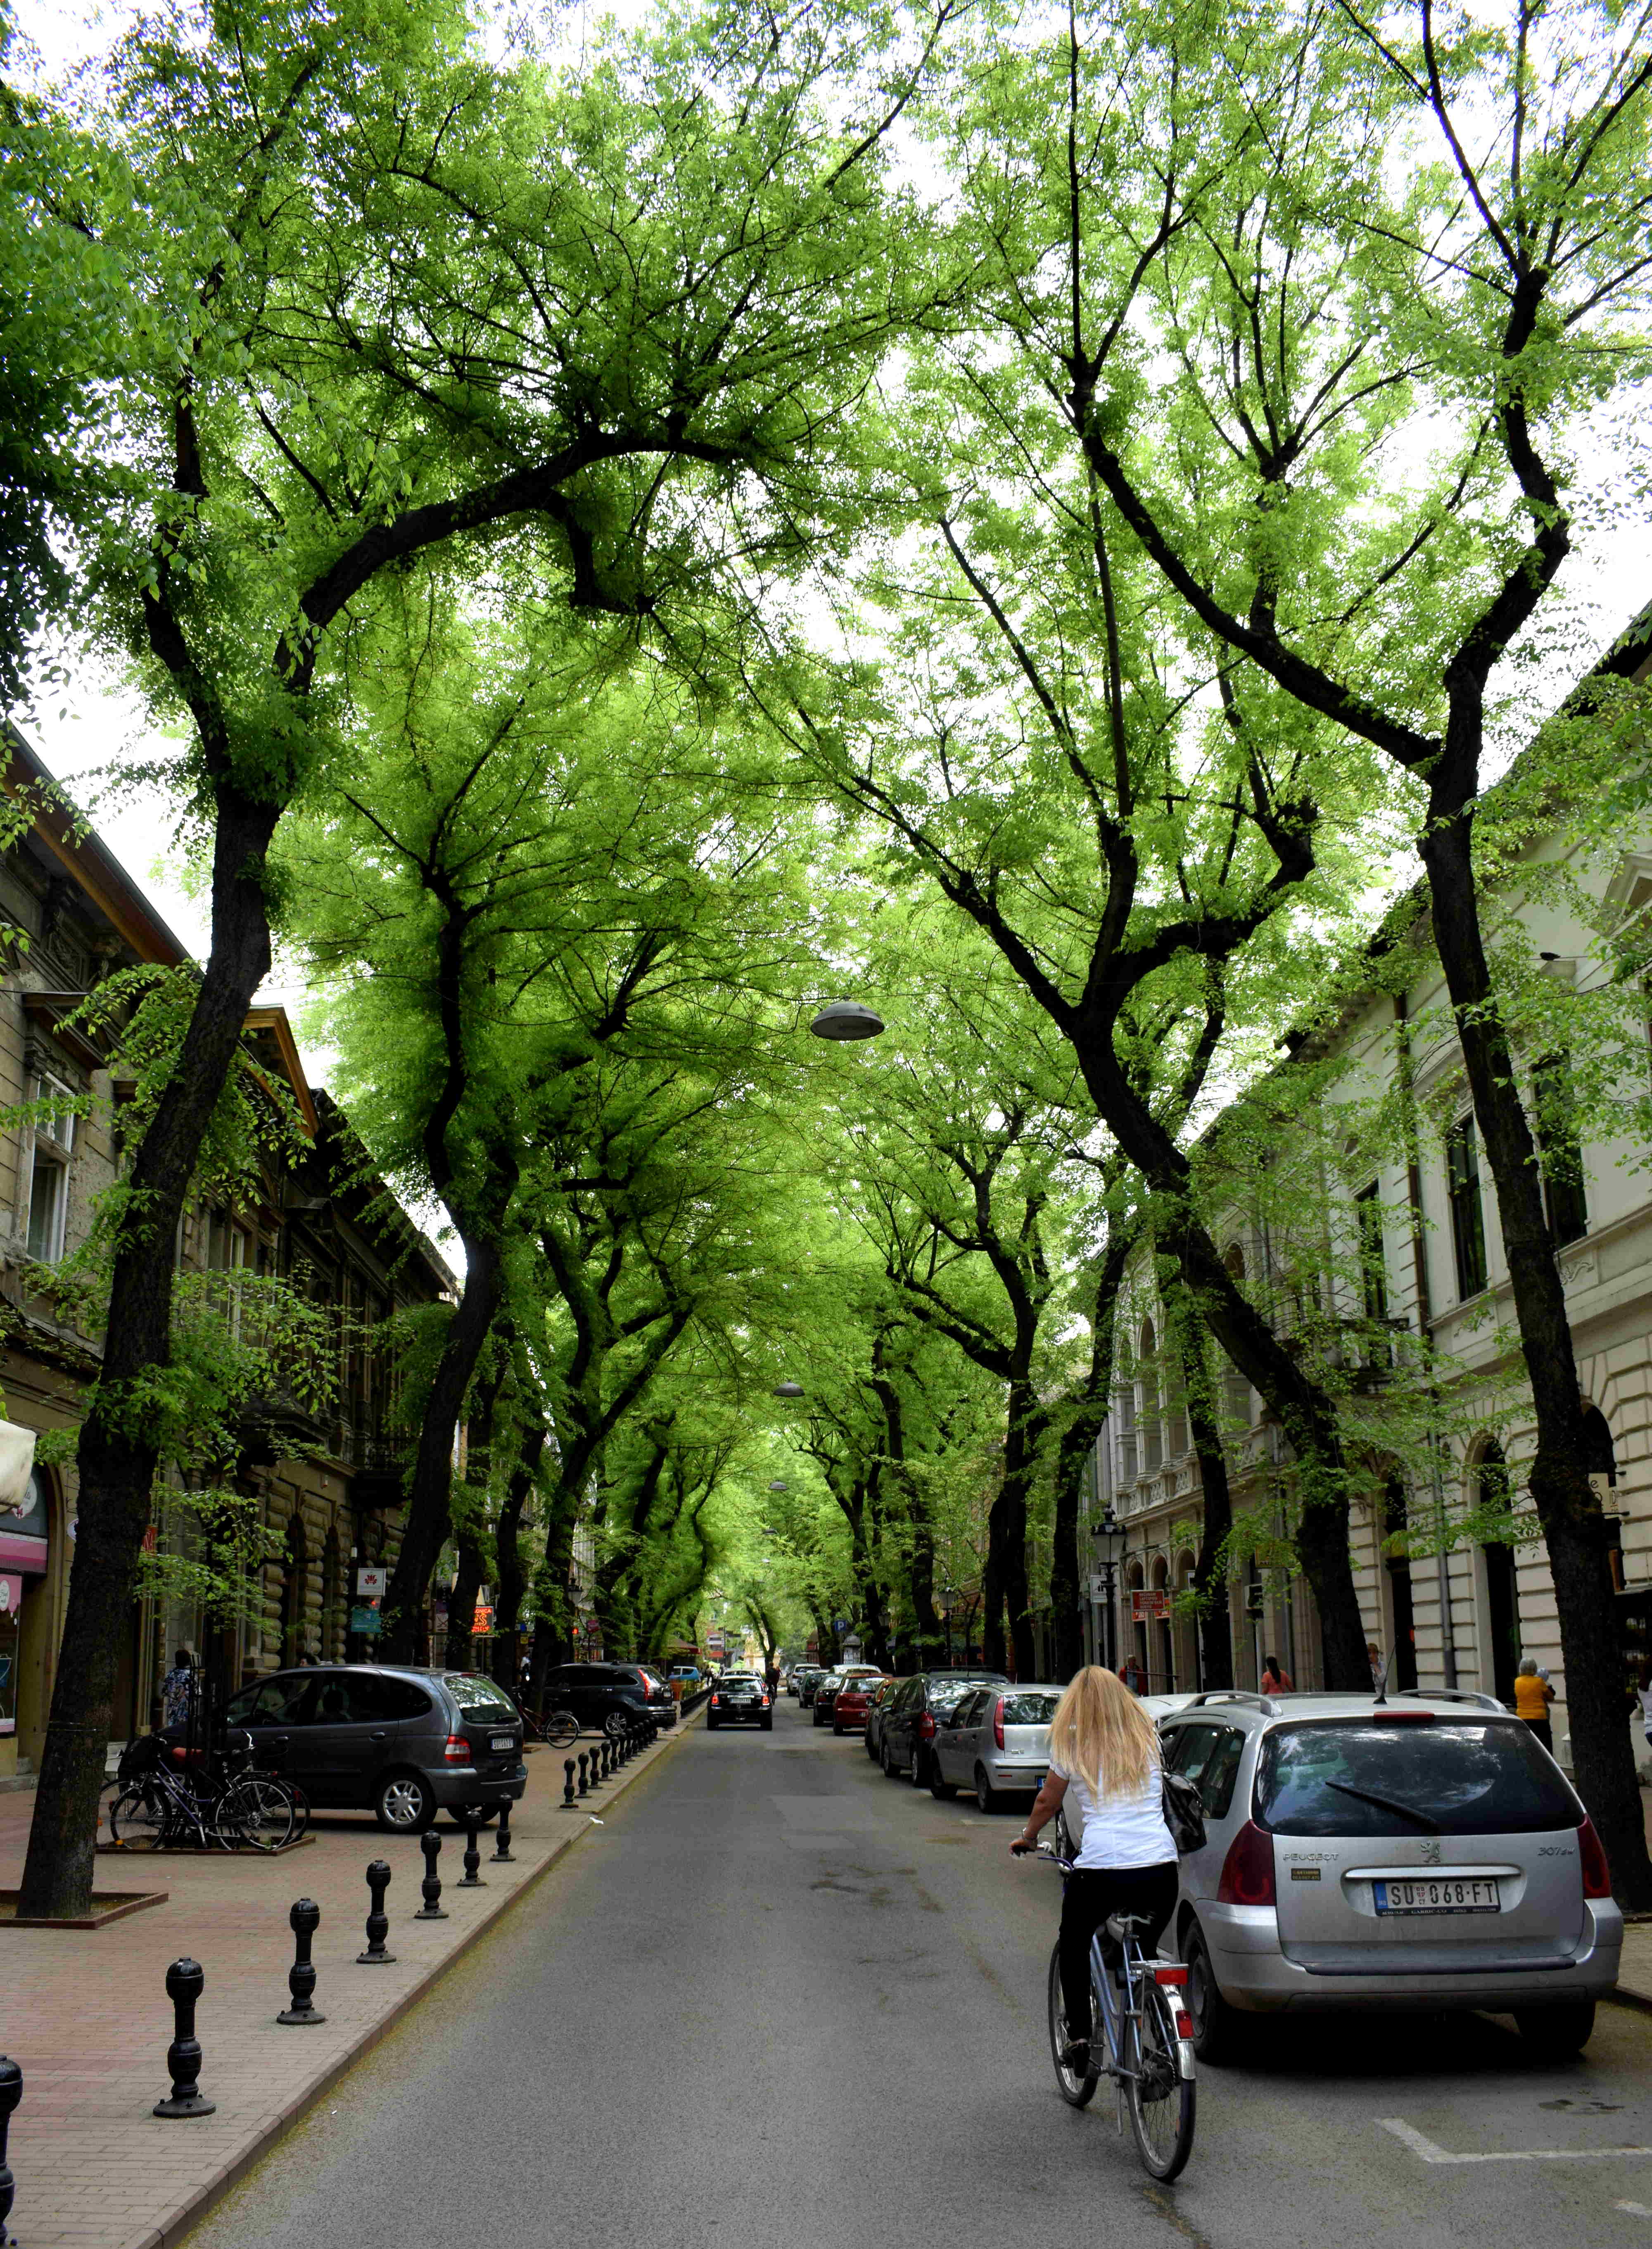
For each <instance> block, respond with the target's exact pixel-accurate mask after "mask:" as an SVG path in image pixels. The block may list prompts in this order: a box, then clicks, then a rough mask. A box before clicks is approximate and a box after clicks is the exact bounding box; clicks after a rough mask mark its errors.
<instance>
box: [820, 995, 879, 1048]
mask: <svg viewBox="0 0 1652 2249" xmlns="http://www.w3.org/2000/svg"><path fill="white" fill-rule="evenodd" d="M883 1028H884V1019H883V1017H882V1016H881V1015H875V1014H873V1013H872V1011H871V1008H868V1007H866V1006H864V1005H863V1003H862V1002H861V1001H858V1000H829V1001H827V1002H826V1005H825V1006H824V1007H823V1008H822V1009H821V1011H820V1013H819V1014H818V1015H816V1018H815V1020H814V1021H813V1022H812V1023H811V1024H810V1025H809V1029H810V1030H811V1031H812V1032H813V1033H814V1035H815V1036H816V1038H817V1039H875V1038H876V1037H877V1036H878V1033H879V1031H881V1030H882V1029H883Z"/></svg>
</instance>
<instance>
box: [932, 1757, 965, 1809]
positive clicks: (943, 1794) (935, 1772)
mask: <svg viewBox="0 0 1652 2249" xmlns="http://www.w3.org/2000/svg"><path fill="white" fill-rule="evenodd" d="M929 1792H930V1794H931V1795H932V1796H933V1798H934V1799H935V1801H936V1802H937V1803H938V1804H946V1803H948V1802H950V1801H951V1799H953V1797H954V1796H956V1795H957V1793H958V1791H957V1788H956V1787H955V1785H953V1782H951V1781H950V1780H943V1779H942V1778H941V1777H940V1758H939V1757H931V1758H930V1760H929Z"/></svg>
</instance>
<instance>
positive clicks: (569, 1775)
mask: <svg viewBox="0 0 1652 2249" xmlns="http://www.w3.org/2000/svg"><path fill="white" fill-rule="evenodd" d="M562 1771H563V1773H564V1775H565V1776H566V1778H564V1780H563V1782H562V1809H563V1811H564V1812H572V1811H573V1810H575V1803H574V1760H573V1758H572V1757H564V1758H563V1759H562Z"/></svg>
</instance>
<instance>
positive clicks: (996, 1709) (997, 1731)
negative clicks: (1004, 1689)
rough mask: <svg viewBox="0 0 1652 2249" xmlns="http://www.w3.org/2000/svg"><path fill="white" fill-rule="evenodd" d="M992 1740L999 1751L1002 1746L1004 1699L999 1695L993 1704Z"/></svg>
mask: <svg viewBox="0 0 1652 2249" xmlns="http://www.w3.org/2000/svg"><path fill="white" fill-rule="evenodd" d="M993 1739H994V1741H995V1742H996V1743H997V1744H998V1746H999V1748H1000V1749H1002V1747H1003V1745H1004V1698H1003V1696H1002V1695H1000V1696H999V1697H998V1700H997V1701H996V1702H995V1703H994V1704H993Z"/></svg>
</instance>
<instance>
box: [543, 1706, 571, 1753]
mask: <svg viewBox="0 0 1652 2249" xmlns="http://www.w3.org/2000/svg"><path fill="white" fill-rule="evenodd" d="M579 1737H580V1722H579V1720H578V1719H577V1718H576V1717H575V1716H574V1713H573V1712H572V1710H553V1711H552V1712H551V1714H550V1716H548V1717H547V1719H546V1721H545V1731H544V1733H543V1735H542V1736H541V1737H540V1738H541V1739H542V1740H544V1741H547V1742H548V1743H550V1745H551V1747H552V1748H553V1749H554V1750H565V1749H567V1748H568V1745H569V1744H570V1743H573V1742H576V1741H578V1739H579Z"/></svg>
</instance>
